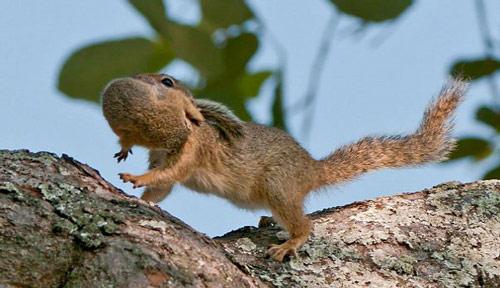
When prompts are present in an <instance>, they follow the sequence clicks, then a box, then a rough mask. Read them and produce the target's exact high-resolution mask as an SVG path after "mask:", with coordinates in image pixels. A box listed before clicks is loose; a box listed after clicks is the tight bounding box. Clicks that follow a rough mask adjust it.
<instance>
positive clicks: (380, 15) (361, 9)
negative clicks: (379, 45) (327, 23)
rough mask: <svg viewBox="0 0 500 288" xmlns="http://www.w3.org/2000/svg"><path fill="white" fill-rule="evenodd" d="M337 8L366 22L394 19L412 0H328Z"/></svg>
mask: <svg viewBox="0 0 500 288" xmlns="http://www.w3.org/2000/svg"><path fill="white" fill-rule="evenodd" d="M330 1H331V2H332V3H333V4H335V6H337V8H338V9H339V10H340V11H342V12H344V13H346V14H349V15H352V16H355V17H358V18H361V19H362V20H363V21H367V22H382V21H387V20H394V19H396V18H398V17H399V16H401V14H403V12H405V11H406V10H407V9H408V8H409V7H410V6H411V5H412V4H413V0H330Z"/></svg>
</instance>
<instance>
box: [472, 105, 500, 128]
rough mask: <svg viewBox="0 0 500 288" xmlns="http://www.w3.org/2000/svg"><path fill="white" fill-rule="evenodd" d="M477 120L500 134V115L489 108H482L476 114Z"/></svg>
mask: <svg viewBox="0 0 500 288" xmlns="http://www.w3.org/2000/svg"><path fill="white" fill-rule="evenodd" d="M476 119H477V120H479V121H481V122H483V123H484V124H486V125H488V126H490V127H491V128H493V129H495V131H496V132H500V113H499V112H497V111H495V110H493V109H492V108H490V107H488V106H482V107H480V108H479V109H478V110H477V112H476Z"/></svg>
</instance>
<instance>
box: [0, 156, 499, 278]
mask: <svg viewBox="0 0 500 288" xmlns="http://www.w3.org/2000/svg"><path fill="white" fill-rule="evenodd" d="M310 216H311V218H312V220H313V223H314V229H313V233H312V235H311V236H310V238H309V240H308V241H307V242H306V244H305V245H304V247H302V249H300V251H299V257H298V258H293V259H291V260H290V261H288V262H286V263H277V262H275V261H273V260H271V259H266V258H265V257H264V254H265V250H266V248H267V246H268V245H269V244H271V243H277V242H279V241H283V239H284V238H285V237H286V236H285V235H284V233H283V232H282V231H281V229H280V228H279V227H277V226H276V225H273V224H272V222H271V224H269V223H268V225H266V226H265V227H260V228H256V227H244V228H241V229H239V230H236V231H233V232H230V233H228V234H226V235H224V236H222V237H219V238H216V239H210V238H208V237H206V236H205V235H203V234H201V233H199V232H197V231H195V230H193V229H192V228H190V227H189V226H188V225H186V224H185V223H183V222H182V221H180V220H179V219H177V218H175V217H173V216H172V215H170V214H168V213H167V212H164V211H162V210H161V209H160V208H158V207H157V206H151V205H149V204H148V203H145V202H144V201H142V200H139V199H137V198H135V197H130V196H127V195H125V194H124V193H123V192H122V191H120V190H119V189H117V188H115V187H113V186H112V185H111V184H109V183H108V182H107V181H105V180H104V179H102V178H101V177H100V176H99V173H98V172H97V171H96V170H94V169H92V168H90V167H89V166H87V165H85V164H82V163H80V162H78V161H75V160H73V159H72V158H70V157H69V156H66V155H63V156H62V157H58V156H56V155H54V154H51V153H47V152H40V153H30V152H29V151H26V150H22V151H6V150H0V287H365V286H370V287H402V286H404V287H458V286H467V287H499V285H500V255H499V251H500V242H499V240H498V239H500V229H499V227H500V181H497V180H495V181H479V182H476V183H470V184H460V183H448V184H443V185H440V186H438V187H434V188H433V189H426V190H424V191H421V192H417V193H411V194H402V195H396V196H392V197H383V198H378V199H376V200H373V201H364V202H358V203H353V204H351V205H347V206H344V207H339V208H332V209H327V210H324V211H320V212H316V213H313V214H311V215H310Z"/></svg>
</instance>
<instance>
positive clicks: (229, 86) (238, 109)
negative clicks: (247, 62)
mask: <svg viewBox="0 0 500 288" xmlns="http://www.w3.org/2000/svg"><path fill="white" fill-rule="evenodd" d="M271 75H272V73H271V72H270V71H259V72H256V73H253V74H247V73H244V74H242V75H240V76H239V77H238V78H236V79H232V78H231V79H226V78H218V80H219V81H215V82H210V83H209V84H208V85H207V86H206V87H205V88H203V89H202V90H199V91H196V93H195V94H199V95H201V96H202V97H207V98H209V99H212V100H214V101H218V102H221V103H224V104H225V105H227V106H228V107H229V108H230V109H231V110H233V112H234V113H235V114H236V115H237V116H238V117H240V118H241V119H243V120H245V121H247V120H251V115H250V113H249V112H248V110H247V109H246V105H245V104H246V101H247V100H248V99H250V98H252V97H255V96H257V95H258V94H259V92H260V88H261V87H262V84H263V83H264V82H265V81H266V80H267V79H268V78H269V76H271Z"/></svg>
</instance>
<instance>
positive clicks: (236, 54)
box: [223, 33, 259, 77]
mask: <svg viewBox="0 0 500 288" xmlns="http://www.w3.org/2000/svg"><path fill="white" fill-rule="evenodd" d="M258 47H259V42H258V39H257V37H256V36H255V35H254V34H251V33H243V34H240V35H239V36H237V37H234V38H230V39H228V40H227V43H226V46H225V47H224V51H223V53H224V54H223V55H224V56H223V57H224V62H225V64H224V66H225V76H226V77H235V76H239V75H241V73H243V71H245V68H246V65H247V63H248V61H250V59H251V58H252V56H253V55H254V54H255V52H257V48H258Z"/></svg>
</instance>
